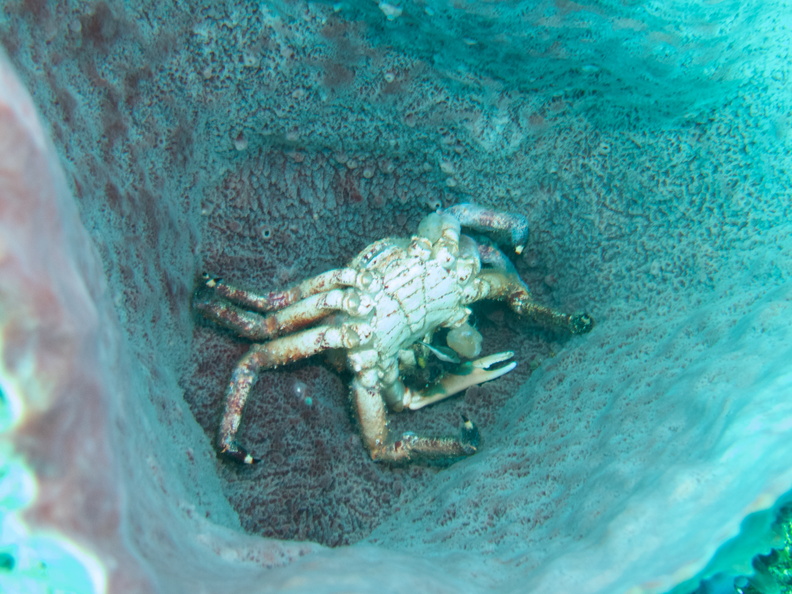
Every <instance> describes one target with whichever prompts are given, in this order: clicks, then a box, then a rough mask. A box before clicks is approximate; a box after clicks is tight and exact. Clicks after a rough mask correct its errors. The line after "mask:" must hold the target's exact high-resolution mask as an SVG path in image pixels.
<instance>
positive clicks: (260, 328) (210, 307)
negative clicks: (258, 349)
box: [194, 289, 361, 342]
mask: <svg viewBox="0 0 792 594" xmlns="http://www.w3.org/2000/svg"><path fill="white" fill-rule="evenodd" d="M194 307H195V309H196V310H198V311H199V312H200V313H201V314H202V315H203V316H204V317H206V318H208V319H209V320H212V321H213V322H215V323H216V324H219V325H220V326H223V327H224V328H228V329H229V330H233V331H234V332H236V333H237V334H238V335H239V336H241V337H243V338H247V339H249V340H254V341H257V342H258V341H263V340H269V339H270V338H273V337H275V336H278V335H279V334H288V333H290V332H294V331H295V330H299V329H302V328H305V327H306V326H309V325H310V324H312V323H313V322H316V321H317V320H320V319H322V318H323V317H325V316H326V315H328V314H329V313H332V312H334V311H343V312H346V313H348V314H350V315H359V314H360V313H361V304H360V297H359V296H358V294H357V291H356V290H355V289H333V290H332V291H328V292H326V293H319V294H317V295H312V296H311V297H308V298H307V299H303V300H302V301H298V302H297V303H295V304H294V305H290V306H289V307H286V308H284V309H282V310H280V311H278V312H275V313H272V314H270V315H268V316H263V315H261V314H259V313H256V312H252V311H247V310H245V309H243V308H241V307H238V306H236V305H234V304H233V303H229V302H228V301H226V300H224V299H217V298H214V297H213V296H210V297H209V298H204V296H203V295H201V294H200V293H199V295H196V299H195V301H194Z"/></svg>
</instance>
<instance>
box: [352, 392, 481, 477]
mask: <svg viewBox="0 0 792 594" xmlns="http://www.w3.org/2000/svg"><path fill="white" fill-rule="evenodd" d="M352 398H353V401H354V406H355V413H356V414H357V418H358V421H359V423H360V428H361V433H362V435H363V443H364V444H365V446H366V449H368V451H369V454H370V455H371V459H372V460H374V461H377V462H391V463H406V462H420V461H424V462H452V461H454V460H455V459H457V458H461V457H463V456H470V455H472V454H475V453H476V450H477V449H478V443H479V432H478V429H477V428H476V426H475V425H474V424H473V422H472V421H470V420H469V419H468V418H466V417H464V416H463V424H462V428H461V430H460V435H459V437H450V436H448V437H425V436H420V435H416V434H415V433H412V432H410V431H407V432H405V433H402V434H401V435H398V436H394V435H390V434H389V432H388V417H387V413H386V411H385V402H384V401H383V399H382V397H381V396H380V394H379V390H377V389H376V388H368V387H366V386H364V385H362V384H361V383H360V381H359V380H358V378H355V379H354V380H353V381H352Z"/></svg>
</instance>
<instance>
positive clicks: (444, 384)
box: [404, 351, 517, 410]
mask: <svg viewBox="0 0 792 594" xmlns="http://www.w3.org/2000/svg"><path fill="white" fill-rule="evenodd" d="M513 356H514V353H513V352H512V351H505V352H503V353H496V354H494V355H488V356H486V357H481V358H480V359H476V360H475V361H467V362H466V363H463V364H462V365H459V366H457V367H455V368H454V369H453V371H449V372H448V373H446V374H445V375H443V376H442V377H441V378H440V379H439V380H438V381H437V383H435V384H434V385H432V386H431V387H429V388H427V389H426V390H422V391H421V392H416V393H414V392H408V393H407V397H406V398H405V402H404V405H405V406H406V407H407V408H409V409H410V410H418V409H419V408H423V407H424V406H426V405H428V404H433V403H435V402H439V401H440V400H444V399H445V398H448V397H449V396H453V395H454V394H458V393H459V392H462V391H463V390H466V389H468V388H470V387H471V386H477V385H478V384H483V383H484V382H488V381H491V380H494V379H496V378H499V377H500V376H502V375H505V374H507V373H509V372H510V371H511V370H512V369H514V368H515V367H516V366H517V363H516V362H515V361H512V362H510V363H508V364H506V365H502V366H500V367H492V366H493V365H497V364H498V363H503V362H504V361H508V360H509V359H511V358H512V357H513Z"/></svg>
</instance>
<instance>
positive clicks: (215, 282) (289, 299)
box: [203, 268, 373, 313]
mask: <svg viewBox="0 0 792 594" xmlns="http://www.w3.org/2000/svg"><path fill="white" fill-rule="evenodd" d="M372 279H373V277H372V276H371V274H370V273H369V272H366V271H363V272H360V271H357V270H354V269H352V268H338V269H336V270H328V271H327V272H323V273H322V274H319V275H317V276H314V277H312V278H309V279H307V280H304V281H302V282H301V283H299V284H298V285H295V286H293V287H292V288H290V289H286V290H285V291H270V292H269V293H264V294H262V295H259V294H258V293H254V292H253V291H247V290H245V289H240V288H239V287H235V286H233V285H229V284H227V283H226V282H225V281H223V279H221V278H215V277H212V276H210V275H209V274H206V273H204V274H203V284H204V285H205V287H206V288H208V289H211V290H212V291H213V292H214V293H215V294H217V295H219V296H220V297H224V298H226V299H228V300H229V301H231V302H232V303H235V304H237V305H241V306H242V307H245V308H248V309H252V310H254V311H257V312H261V313H265V312H268V311H272V310H278V309H283V308H284V307H287V306H289V305H292V304H294V303H297V302H298V301H300V300H301V299H305V298H306V297H310V296H311V295H316V294H317V293H323V292H326V291H330V290H332V289H338V288H342V287H357V288H363V289H365V288H367V287H368V286H369V284H370V283H371V281H372Z"/></svg>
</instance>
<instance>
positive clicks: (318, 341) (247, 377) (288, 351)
mask: <svg viewBox="0 0 792 594" xmlns="http://www.w3.org/2000/svg"><path fill="white" fill-rule="evenodd" d="M358 342H359V339H358V336H357V335H356V334H355V332H354V331H351V330H349V329H348V328H345V327H341V326H338V327H337V326H318V327H316V328H311V329H309V330H304V331H302V332H298V333H297V334H291V335H289V336H285V337H283V338H278V339H276V340H273V341H271V342H267V343H265V344H254V345H253V346H252V347H251V348H250V350H249V351H248V352H247V353H246V354H245V356H243V357H242V359H240V361H239V363H237V366H236V368H235V369H234V372H233V373H232V375H231V381H230V382H229V384H228V389H227V391H226V396H225V410H224V412H223V418H222V420H221V421H220V429H219V430H218V433H217V447H218V448H219V450H220V453H221V454H223V455H224V456H227V457H229V458H233V459H235V460H238V461H239V462H244V463H245V464H253V463H254V462H259V461H260V459H259V458H254V457H253V456H251V455H250V454H249V453H248V452H247V451H246V450H245V449H244V448H243V447H242V446H240V445H239V443H238V442H237V441H236V434H237V431H238V430H239V423H240V422H241V420H242V410H243V409H244V408H245V402H246V401H247V397H248V395H249V394H250V390H251V389H252V388H253V385H254V384H255V383H256V380H257V379H258V377H259V374H260V372H261V371H263V370H265V369H271V368H273V367H277V366H279V365H285V364H286V363H291V362H293V361H296V360H298V359H302V358H305V357H310V356H311V355H315V354H316V353H319V352H321V351H323V350H326V349H334V348H353V347H355V346H357V344H358Z"/></svg>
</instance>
